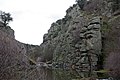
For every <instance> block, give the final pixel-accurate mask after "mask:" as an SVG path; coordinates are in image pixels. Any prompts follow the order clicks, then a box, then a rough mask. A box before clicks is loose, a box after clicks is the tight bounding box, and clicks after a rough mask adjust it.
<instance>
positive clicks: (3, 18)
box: [0, 11, 13, 26]
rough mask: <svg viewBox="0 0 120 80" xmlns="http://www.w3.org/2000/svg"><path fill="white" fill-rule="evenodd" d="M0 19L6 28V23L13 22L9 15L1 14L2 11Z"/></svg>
mask: <svg viewBox="0 0 120 80" xmlns="http://www.w3.org/2000/svg"><path fill="white" fill-rule="evenodd" d="M0 18H1V20H2V22H3V24H4V26H7V25H8V23H9V22H10V21H12V20H13V18H12V17H11V14H10V13H5V12H2V11H1V14H0Z"/></svg>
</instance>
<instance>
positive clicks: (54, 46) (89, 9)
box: [40, 0, 119, 71]
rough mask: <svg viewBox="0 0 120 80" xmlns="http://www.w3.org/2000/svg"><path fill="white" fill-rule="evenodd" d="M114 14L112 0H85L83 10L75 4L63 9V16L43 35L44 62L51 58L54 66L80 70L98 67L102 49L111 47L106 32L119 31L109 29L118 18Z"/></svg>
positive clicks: (101, 58) (101, 59)
mask: <svg viewBox="0 0 120 80" xmlns="http://www.w3.org/2000/svg"><path fill="white" fill-rule="evenodd" d="M118 11H119V10H118ZM113 14H114V13H113V12H112V2H111V1H109V2H108V1H106V0H90V1H86V2H85V4H84V7H83V9H81V8H80V4H78V3H77V4H74V5H73V6H72V7H70V8H69V9H68V10H67V11H66V15H65V17H64V18H63V19H60V20H58V21H56V22H55V23H53V24H52V25H51V27H50V29H49V30H48V33H47V34H45V35H44V37H43V43H42V44H41V45H40V46H41V49H42V51H41V52H42V54H43V55H42V56H43V61H49V60H52V61H53V65H54V66H55V67H65V68H66V67H69V68H70V67H71V68H73V69H79V70H81V71H89V70H95V69H97V67H100V65H102V62H103V55H106V53H105V51H106V52H107V51H108V50H107V49H109V50H110V48H112V47H111V45H110V44H109V43H110V41H111V39H109V41H108V40H106V39H107V38H108V36H106V35H109V33H111V34H113V32H115V33H116V34H119V33H117V32H119V31H117V32H116V30H115V31H112V30H114V29H113V28H114V27H115V25H116V23H114V22H112V20H115V21H117V19H118V17H119V16H117V17H114V15H113ZM117 23H119V22H117ZM111 26H112V27H111ZM118 26H119V25H118ZM114 36H117V35H114ZM109 37H113V36H111V35H110V36H109ZM117 38H118V37H117ZM114 40H115V39H114ZM116 42H117V41H113V43H116ZM108 45H109V47H108ZM115 46H116V45H115Z"/></svg>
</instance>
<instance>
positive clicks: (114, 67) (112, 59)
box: [105, 52, 120, 78]
mask: <svg viewBox="0 0 120 80" xmlns="http://www.w3.org/2000/svg"><path fill="white" fill-rule="evenodd" d="M105 69H107V70H109V71H110V75H111V76H112V77H115V78H120V76H119V75H120V53H119V52H112V53H110V54H109V56H108V57H107V58H106V62H105Z"/></svg>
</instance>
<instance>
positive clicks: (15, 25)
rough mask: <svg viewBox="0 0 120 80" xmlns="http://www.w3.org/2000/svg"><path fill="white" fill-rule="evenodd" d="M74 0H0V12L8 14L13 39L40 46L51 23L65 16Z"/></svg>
mask: <svg viewBox="0 0 120 80" xmlns="http://www.w3.org/2000/svg"><path fill="white" fill-rule="evenodd" d="M74 3H75V0H0V10H2V11H5V12H10V13H11V14H12V17H13V22H10V26H11V27H12V29H14V30H15V37H16V39H17V40H19V41H20V42H24V43H29V44H35V45H36V44H38V45H39V44H40V43H42V41H43V35H44V34H45V33H47V31H48V29H49V28H50V25H51V23H53V22H55V21H56V20H58V19H61V18H63V17H64V16H65V11H66V9H68V8H69V6H72V5H73V4H74Z"/></svg>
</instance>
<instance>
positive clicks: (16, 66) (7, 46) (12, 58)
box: [0, 30, 27, 80]
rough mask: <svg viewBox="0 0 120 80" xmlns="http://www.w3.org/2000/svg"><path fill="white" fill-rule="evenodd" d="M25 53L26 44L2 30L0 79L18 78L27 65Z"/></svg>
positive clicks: (14, 79) (0, 34) (0, 38)
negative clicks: (23, 44)
mask: <svg viewBox="0 0 120 80" xmlns="http://www.w3.org/2000/svg"><path fill="white" fill-rule="evenodd" d="M24 55H25V50H24V46H22V45H21V44H20V43H19V42H17V41H16V40H15V39H13V38H10V37H8V36H7V34H6V33H4V32H2V31H1V30H0V80H18V77H19V75H17V74H18V73H21V71H22V70H23V71H24V70H25V68H26V67H27V66H26V64H27V59H26V57H25V56H24Z"/></svg>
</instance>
